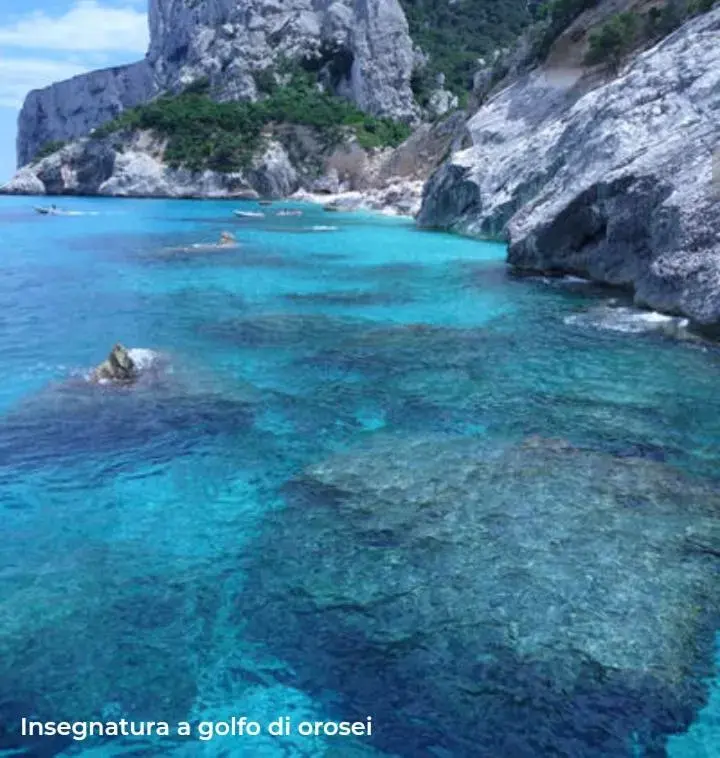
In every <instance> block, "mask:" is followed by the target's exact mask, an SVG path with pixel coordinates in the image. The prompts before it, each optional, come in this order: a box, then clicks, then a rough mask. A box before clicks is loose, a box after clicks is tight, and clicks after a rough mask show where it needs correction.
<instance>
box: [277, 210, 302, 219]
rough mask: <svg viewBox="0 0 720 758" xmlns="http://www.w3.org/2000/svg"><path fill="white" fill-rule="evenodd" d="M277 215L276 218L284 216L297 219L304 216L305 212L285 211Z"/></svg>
mask: <svg viewBox="0 0 720 758" xmlns="http://www.w3.org/2000/svg"><path fill="white" fill-rule="evenodd" d="M275 215H276V216H283V217H297V216H302V215H303V212H302V211H291V210H285V211H278V212H277V213H276V214H275Z"/></svg>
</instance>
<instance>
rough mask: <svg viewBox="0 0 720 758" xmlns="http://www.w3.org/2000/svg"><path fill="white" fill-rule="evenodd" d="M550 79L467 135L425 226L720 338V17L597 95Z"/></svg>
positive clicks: (675, 39) (484, 117)
mask: <svg viewBox="0 0 720 758" xmlns="http://www.w3.org/2000/svg"><path fill="white" fill-rule="evenodd" d="M566 73H567V72H559V71H554V72H553V71H552V70H549V69H548V68H547V67H546V68H541V69H539V70H536V71H534V72H532V73H530V74H528V75H526V76H524V77H521V78H520V79H518V80H516V81H515V82H514V83H512V84H511V85H510V86H508V87H507V88H505V89H504V90H503V91H501V92H500V93H498V94H497V95H496V96H494V97H493V98H491V99H490V100H489V101H488V102H487V103H486V104H485V105H483V106H482V107H481V108H480V110H479V111H478V112H477V113H476V114H475V115H474V116H473V117H472V118H471V119H470V121H469V122H468V124H467V128H468V135H469V136H468V138H467V139H468V140H469V142H470V144H469V145H466V146H465V149H463V150H460V151H458V152H456V153H455V154H454V155H452V156H451V158H450V159H449V161H448V162H447V163H445V164H444V165H443V166H442V167H441V168H440V169H439V170H438V171H437V172H436V174H435V175H434V176H433V177H432V178H431V180H430V181H429V182H428V185H427V187H426V189H425V196H424V201H423V206H422V210H421V212H420V216H419V221H420V223H421V224H422V225H423V226H426V227H435V228H445V229H452V230H455V231H458V232H462V233H465V234H469V235H473V236H479V237H502V238H504V239H507V240H508V241H509V243H510V249H509V256H508V260H509V262H510V263H511V264H512V265H514V266H516V267H517V268H519V269H525V270H533V271H542V272H549V273H552V272H558V273H574V274H578V275H581V276H585V277H589V278H591V279H594V280H596V281H601V282H605V283H608V284H613V285H621V286H624V287H627V288H630V289H632V290H634V292H635V298H636V302H637V303H638V304H639V305H643V306H649V307H651V308H654V309H656V310H662V311H665V312H669V313H673V314H682V315H685V316H688V317H690V318H691V319H692V320H693V321H694V322H695V323H696V324H698V325H707V326H717V325H720V192H719V190H720V188H718V187H717V186H713V180H712V166H713V155H714V153H715V160H716V161H717V160H718V157H717V150H718V147H720V8H718V7H716V9H715V10H712V11H710V12H708V13H705V14H704V15H701V16H699V17H697V18H695V19H693V20H691V21H689V22H688V23H686V24H685V25H684V26H683V27H681V28H680V29H679V30H677V31H676V32H675V33H674V34H672V35H671V36H669V37H667V38H666V39H665V40H663V41H661V42H660V43H659V44H657V45H656V46H655V47H653V48H652V49H650V50H648V51H646V52H644V53H642V54H640V55H639V56H637V57H636V58H635V59H634V60H633V61H632V62H631V63H630V64H629V65H628V66H627V67H626V68H625V69H624V70H623V71H621V72H620V75H619V76H617V77H616V78H614V79H612V80H611V81H609V82H607V83H605V84H604V85H602V86H599V87H595V88H594V89H591V90H590V91H588V90H587V88H586V87H585V86H584V85H585V83H584V82H583V81H582V80H578V77H577V76H575V77H574V78H572V77H568V76H567V75H565V74H566Z"/></svg>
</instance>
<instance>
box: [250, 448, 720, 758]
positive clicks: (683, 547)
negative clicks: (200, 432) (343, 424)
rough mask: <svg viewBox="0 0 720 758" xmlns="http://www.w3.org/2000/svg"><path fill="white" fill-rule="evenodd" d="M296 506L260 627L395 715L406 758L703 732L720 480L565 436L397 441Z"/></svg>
mask: <svg viewBox="0 0 720 758" xmlns="http://www.w3.org/2000/svg"><path fill="white" fill-rule="evenodd" d="M287 495H288V502H289V506H288V509H287V510H285V511H283V512H281V513H279V514H277V515H276V517H275V518H274V519H271V522H270V523H269V525H268V527H267V532H266V539H264V540H263V541H262V542H261V544H260V545H259V546H258V548H257V554H258V556H260V557H259V558H258V565H257V567H256V570H255V572H254V573H253V574H251V577H252V578H251V581H250V582H249V583H248V584H246V585H245V586H244V596H245V598H246V601H245V603H246V605H247V606H248V607H247V608H244V609H243V614H244V615H243V619H249V623H250V629H251V630H252V631H253V632H254V633H256V634H257V635H258V638H260V639H263V640H267V639H270V638H272V639H273V644H276V645H278V646H279V649H282V651H283V655H284V656H287V657H288V658H289V660H291V661H292V662H293V666H298V668H299V670H300V672H302V670H303V667H307V670H308V671H312V676H314V677H315V682H316V683H317V674H318V671H321V670H322V671H324V672H325V676H324V679H323V683H324V685H326V686H327V688H328V689H330V690H335V689H337V690H341V691H342V692H343V693H344V694H345V696H346V697H347V701H348V703H349V704H350V705H349V707H350V708H351V709H353V710H355V709H356V710H357V711H358V712H364V711H365V710H367V712H368V713H375V712H377V713H382V714H383V727H384V728H383V735H381V737H379V738H378V739H379V741H380V742H379V745H380V746H382V747H383V748H384V749H387V750H389V751H390V752H395V751H397V752H398V753H401V754H403V755H410V754H412V755H430V754H433V755H435V754H437V755H453V756H473V758H477V757H478V756H481V757H482V756H488V757H490V756H491V757H492V758H496V757H497V756H499V755H513V756H515V755H517V756H520V755H522V756H525V755H528V756H530V755H572V756H577V757H578V758H580V757H582V758H591V757H592V758H600V756H607V755H625V754H626V753H627V752H628V751H629V750H630V747H629V746H630V745H631V744H632V743H633V741H634V740H637V742H638V743H639V744H642V745H644V746H645V751H644V752H643V755H648V756H649V755H652V756H656V755H657V756H660V755H664V752H662V744H663V733H667V732H668V731H674V730H676V729H681V728H682V726H683V725H684V724H687V722H688V721H689V720H690V718H691V717H692V708H693V707H694V706H695V707H696V706H697V705H698V702H699V699H700V698H701V697H702V691H701V688H700V687H697V688H696V689H694V687H695V685H694V684H693V682H694V681H697V680H695V678H694V677H695V676H696V674H697V671H698V669H697V668H695V666H696V665H697V664H698V663H699V662H702V664H703V666H704V667H705V668H707V667H708V666H711V665H712V647H713V631H714V628H713V625H712V618H711V617H712V615H713V614H716V613H717V611H718V610H719V609H720V593H719V592H718V586H717V582H716V580H715V577H716V571H717V567H718V554H719V553H720V542H718V540H719V539H720V520H719V519H718V513H719V512H720V511H719V510H718V507H720V501H719V500H718V496H717V492H715V491H714V488H713V485H712V483H704V482H703V481H701V480H697V481H693V480H690V479H687V478H685V477H684V476H683V475H681V474H680V473H679V472H678V471H677V470H675V469H673V468H672V467H670V466H667V465H664V464H660V463H657V462H654V461H650V460H646V459H641V458H633V457H616V456H613V455H609V454H606V453H601V452H595V451H590V450H581V449H577V448H575V447H573V446H572V445H571V444H569V443H567V442H565V441H563V440H547V439H543V438H540V437H535V438H532V439H528V440H526V441H525V442H524V443H520V444H514V445H506V446H504V447H500V448H499V449H498V448H497V446H492V445H485V444H483V443H482V442H478V441H473V440H468V439H465V440H462V439H455V440H448V439H447V438H444V439H443V438H436V439H432V438H428V437H418V438H415V439H412V438H411V439H407V438H404V439H399V438H396V437H393V436H388V437H387V438H385V439H383V437H382V436H380V437H378V438H376V440H375V441H374V442H371V444H370V445H369V446H368V447H367V448H365V449H360V450H354V451H350V452H347V453H343V454H339V455H337V456H334V457H331V458H329V459H327V460H324V461H323V462H321V463H318V464H316V465H312V466H310V467H309V468H308V469H307V470H306V471H305V472H304V474H303V475H302V476H301V477H300V479H299V480H297V481H296V482H295V483H294V484H293V485H292V486H291V487H290V488H289V490H288V493H287ZM253 581H254V582H257V587H256V586H255V585H254V584H253ZM253 597H261V598H262V607H259V606H260V603H259V602H258V604H257V606H253ZM268 598H272V600H271V601H270V602H268ZM271 629H274V630H275V631H274V633H273V634H270V630H271ZM298 640H301V641H302V645H300V644H299V643H298ZM294 645H295V646H297V647H293V646H294ZM379 662H382V667H381V668H379ZM380 670H381V671H382V676H380V675H379V674H378V672H379V671H380ZM299 675H300V676H301V675H302V674H299ZM398 692H401V693H402V697H398V696H397V693H398ZM620 714H622V716H620ZM410 725H412V728H411V727H410ZM408 741H409V742H408Z"/></svg>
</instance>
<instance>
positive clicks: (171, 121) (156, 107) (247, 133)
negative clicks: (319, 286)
mask: <svg viewBox="0 0 720 758" xmlns="http://www.w3.org/2000/svg"><path fill="white" fill-rule="evenodd" d="M266 79H267V81H266V82H265V88H266V89H267V90H268V94H267V96H266V97H265V99H263V100H260V101H259V102H256V103H251V102H244V101H243V102H229V103H217V102H215V101H214V100H212V99H211V98H210V97H209V95H208V93H207V91H206V90H207V84H206V82H199V83H196V84H195V85H193V86H192V87H191V88H189V89H188V90H186V91H185V92H184V93H182V94H180V95H176V96H168V97H161V98H158V99H157V100H154V101H153V102H150V103H146V104H144V105H140V106H138V107H136V108H131V109H129V110H127V111H125V112H124V113H122V114H121V115H120V116H119V117H118V118H117V119H115V120H114V121H111V122H109V123H107V124H104V125H103V126H101V127H99V128H98V129H96V130H95V132H94V133H93V136H94V137H105V136H108V135H109V134H112V133H114V132H118V131H122V130H147V131H152V132H154V133H155V134H156V135H158V136H159V137H162V138H165V139H167V147H166V150H165V160H166V161H167V162H168V164H169V165H171V166H174V167H185V168H189V169H191V170H194V171H197V170H202V169H206V168H209V169H212V170H214V171H223V172H230V171H236V170H238V169H241V168H246V167H248V166H249V165H250V164H251V162H252V159H253V157H254V156H256V155H257V153H258V151H259V150H260V149H261V147H262V141H263V135H264V134H265V133H266V131H267V130H268V129H270V128H271V127H272V125H273V124H283V123H291V124H302V125H305V126H310V127H314V128H316V129H318V130H319V131H320V132H321V133H323V135H324V137H325V139H326V141H327V142H328V143H329V144H331V143H333V142H338V141H340V140H341V139H342V136H343V133H347V132H351V133H354V134H355V136H356V137H357V139H358V142H359V143H360V144H361V145H362V146H363V147H365V148H372V147H383V146H387V145H390V146H396V145H399V144H400V143H401V142H402V141H403V140H405V139H406V138H407V137H408V136H409V134H410V128H409V127H408V126H407V125H405V124H401V123H398V122H395V121H391V120H390V119H384V118H374V117H372V116H367V115H366V114H364V113H363V112H362V111H360V110H358V109H357V108H356V107H355V106H354V105H353V104H352V103H350V102H348V101H347V100H343V99H342V98H339V97H336V96H334V95H330V94H328V93H326V92H323V91H321V90H320V89H318V87H317V83H316V79H315V77H314V76H313V75H312V74H310V73H307V72H305V71H295V72H293V73H292V74H291V75H289V76H288V77H287V83H286V84H284V85H282V86H277V85H275V84H273V79H274V77H270V76H268V77H266Z"/></svg>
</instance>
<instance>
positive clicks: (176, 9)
mask: <svg viewBox="0 0 720 758" xmlns="http://www.w3.org/2000/svg"><path fill="white" fill-rule="evenodd" d="M149 12H150V49H149V51H148V56H147V59H146V60H145V61H141V62H139V63H136V64H133V65H131V66H125V67H121V68H117V69H109V70H106V71H97V72H93V73H91V74H86V75H84V76H78V77H75V78H74V79H71V80H69V81H66V82H61V83H59V84H55V85H53V86H51V87H47V88H45V89H43V90H37V91H35V92H32V93H30V95H29V96H28V98H27V101H26V103H25V106H24V107H23V111H22V114H21V117H20V122H19V135H18V146H17V152H18V164H19V165H21V166H22V165H24V164H26V163H27V162H28V161H30V160H31V159H32V157H33V156H34V155H35V153H36V152H37V150H38V148H39V147H41V146H42V145H43V144H44V143H46V142H49V141H51V140H69V139H74V138H77V137H82V136H85V135H86V134H88V132H89V131H90V130H91V129H92V128H94V127H96V126H98V125H99V124H102V123H103V122H105V121H108V120H109V119H111V118H113V117H114V116H116V115H117V114H118V113H119V112H120V111H121V110H123V109H124V108H128V107H132V106H134V105H137V104H138V103H141V102H144V101H146V100H149V99H151V98H152V97H153V96H154V95H156V94H157V93H158V92H161V91H166V90H170V91H177V90H180V89H182V88H183V87H185V86H187V85H188V84H190V83H191V82H193V81H196V80H197V79H200V78H203V77H208V78H209V79H210V82H211V84H212V86H213V90H214V92H215V93H216V95H217V96H218V97H219V98H221V99H226V100H232V99H244V98H249V99H252V98H255V97H257V95H258V88H257V84H256V81H255V78H254V73H256V72H258V71H262V70H264V69H267V68H268V67H270V66H272V65H273V64H275V63H276V62H278V61H279V60H281V59H298V58H306V57H314V58H315V59H317V64H318V68H320V69H321V70H322V72H323V77H324V79H325V80H326V82H327V83H328V84H329V85H330V86H331V87H332V88H333V89H334V90H335V91H336V92H338V93H339V94H342V95H344V96H347V97H349V98H350V99H352V100H353V101H354V102H355V103H357V105H358V106H359V107H360V108H362V109H363V110H365V111H367V112H368V113H371V114H373V115H385V116H391V117H394V118H399V119H412V118H414V116H415V113H416V106H415V103H414V100H413V95H412V91H411V88H410V77H411V74H412V67H413V50H412V41H411V39H410V36H409V34H408V27H407V22H406V20H405V16H404V14H403V12H402V9H401V7H400V5H399V4H398V2H397V0H334V1H333V0H283V2H280V0H150V7H149Z"/></svg>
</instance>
